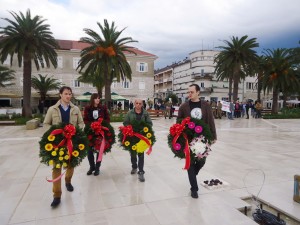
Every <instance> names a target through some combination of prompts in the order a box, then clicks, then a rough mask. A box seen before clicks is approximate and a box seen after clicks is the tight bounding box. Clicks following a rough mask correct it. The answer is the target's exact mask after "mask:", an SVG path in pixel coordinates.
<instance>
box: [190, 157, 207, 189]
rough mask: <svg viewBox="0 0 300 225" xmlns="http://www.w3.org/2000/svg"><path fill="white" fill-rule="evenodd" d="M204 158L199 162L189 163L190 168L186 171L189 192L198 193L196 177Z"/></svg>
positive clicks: (204, 160)
mask: <svg viewBox="0 0 300 225" xmlns="http://www.w3.org/2000/svg"><path fill="white" fill-rule="evenodd" d="M205 162H206V158H203V159H201V160H195V161H194V162H193V161H192V162H191V165H190V168H189V169H188V175H189V181H190V184H191V191H198V190H199V188H198V183H197V175H198V173H199V171H200V169H201V168H202V167H203V166H204V164H205Z"/></svg>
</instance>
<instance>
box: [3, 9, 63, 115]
mask: <svg viewBox="0 0 300 225" xmlns="http://www.w3.org/2000/svg"><path fill="white" fill-rule="evenodd" d="M10 14H11V15H12V16H13V18H14V20H11V19H8V18H4V20H5V21H7V22H8V23H9V25H8V26H6V27H1V30H0V34H2V35H3V38H2V39H1V41H0V50H1V51H0V61H1V62H2V63H3V62H4V61H5V60H6V58H7V57H8V55H10V57H11V63H12V61H13V56H14V54H16V55H17V58H18V64H19V67H21V65H22V61H23V116H25V117H31V115H32V111H31V102H30V101H31V70H32V60H33V61H34V63H35V66H36V68H37V70H39V69H40V67H42V68H44V67H45V65H46V66H47V67H50V63H51V64H52V65H53V66H54V67H56V66H57V54H56V52H55V48H58V44H57V42H56V41H55V39H54V38H53V37H52V32H51V31H50V29H49V25H48V24H44V22H45V20H43V19H42V17H40V16H35V17H33V18H32V17H31V14H30V10H27V12H26V15H24V14H23V13H22V12H20V14H19V15H18V14H16V13H15V12H10Z"/></svg>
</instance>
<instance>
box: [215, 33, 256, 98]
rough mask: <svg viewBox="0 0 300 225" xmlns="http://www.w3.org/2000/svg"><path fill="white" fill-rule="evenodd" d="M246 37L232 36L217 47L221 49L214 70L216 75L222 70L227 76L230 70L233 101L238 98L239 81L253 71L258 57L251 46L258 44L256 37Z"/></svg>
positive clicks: (254, 46)
mask: <svg viewBox="0 0 300 225" xmlns="http://www.w3.org/2000/svg"><path fill="white" fill-rule="evenodd" d="M247 38H248V36H247V35H245V36H243V37H242V38H240V39H239V38H238V37H232V38H231V42H230V41H226V40H224V41H223V42H224V43H225V44H226V45H225V46H220V47H219V48H221V49H222V50H221V52H220V53H219V54H218V56H217V57H216V59H215V62H216V69H215V71H216V74H217V76H219V75H220V73H222V71H224V70H225V71H224V72H225V74H227V76H229V72H232V79H233V100H234V101H236V100H237V98H238V88H239V83H240V81H241V80H242V79H245V77H246V76H248V75H250V73H249V71H253V65H254V63H255V62H256V61H257V57H258V56H257V55H256V52H255V51H254V50H253V48H256V47H258V46H259V44H258V43H257V42H256V38H251V39H248V40H247ZM229 78H230V76H229Z"/></svg>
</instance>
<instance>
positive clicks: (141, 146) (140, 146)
mask: <svg viewBox="0 0 300 225" xmlns="http://www.w3.org/2000/svg"><path fill="white" fill-rule="evenodd" d="M136 147H137V149H136V151H137V152H138V153H143V152H144V151H146V150H147V149H148V148H149V145H147V143H146V142H145V141H143V140H140V141H139V142H138V143H137V144H136Z"/></svg>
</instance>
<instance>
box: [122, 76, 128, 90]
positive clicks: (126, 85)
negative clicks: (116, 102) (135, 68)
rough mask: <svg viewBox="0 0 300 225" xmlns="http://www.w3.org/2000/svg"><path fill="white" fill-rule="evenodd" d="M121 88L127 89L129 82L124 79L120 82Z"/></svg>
mask: <svg viewBox="0 0 300 225" xmlns="http://www.w3.org/2000/svg"><path fill="white" fill-rule="evenodd" d="M122 87H123V88H126V89H127V88H129V81H128V80H127V79H126V78H125V79H124V80H123V81H122Z"/></svg>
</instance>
